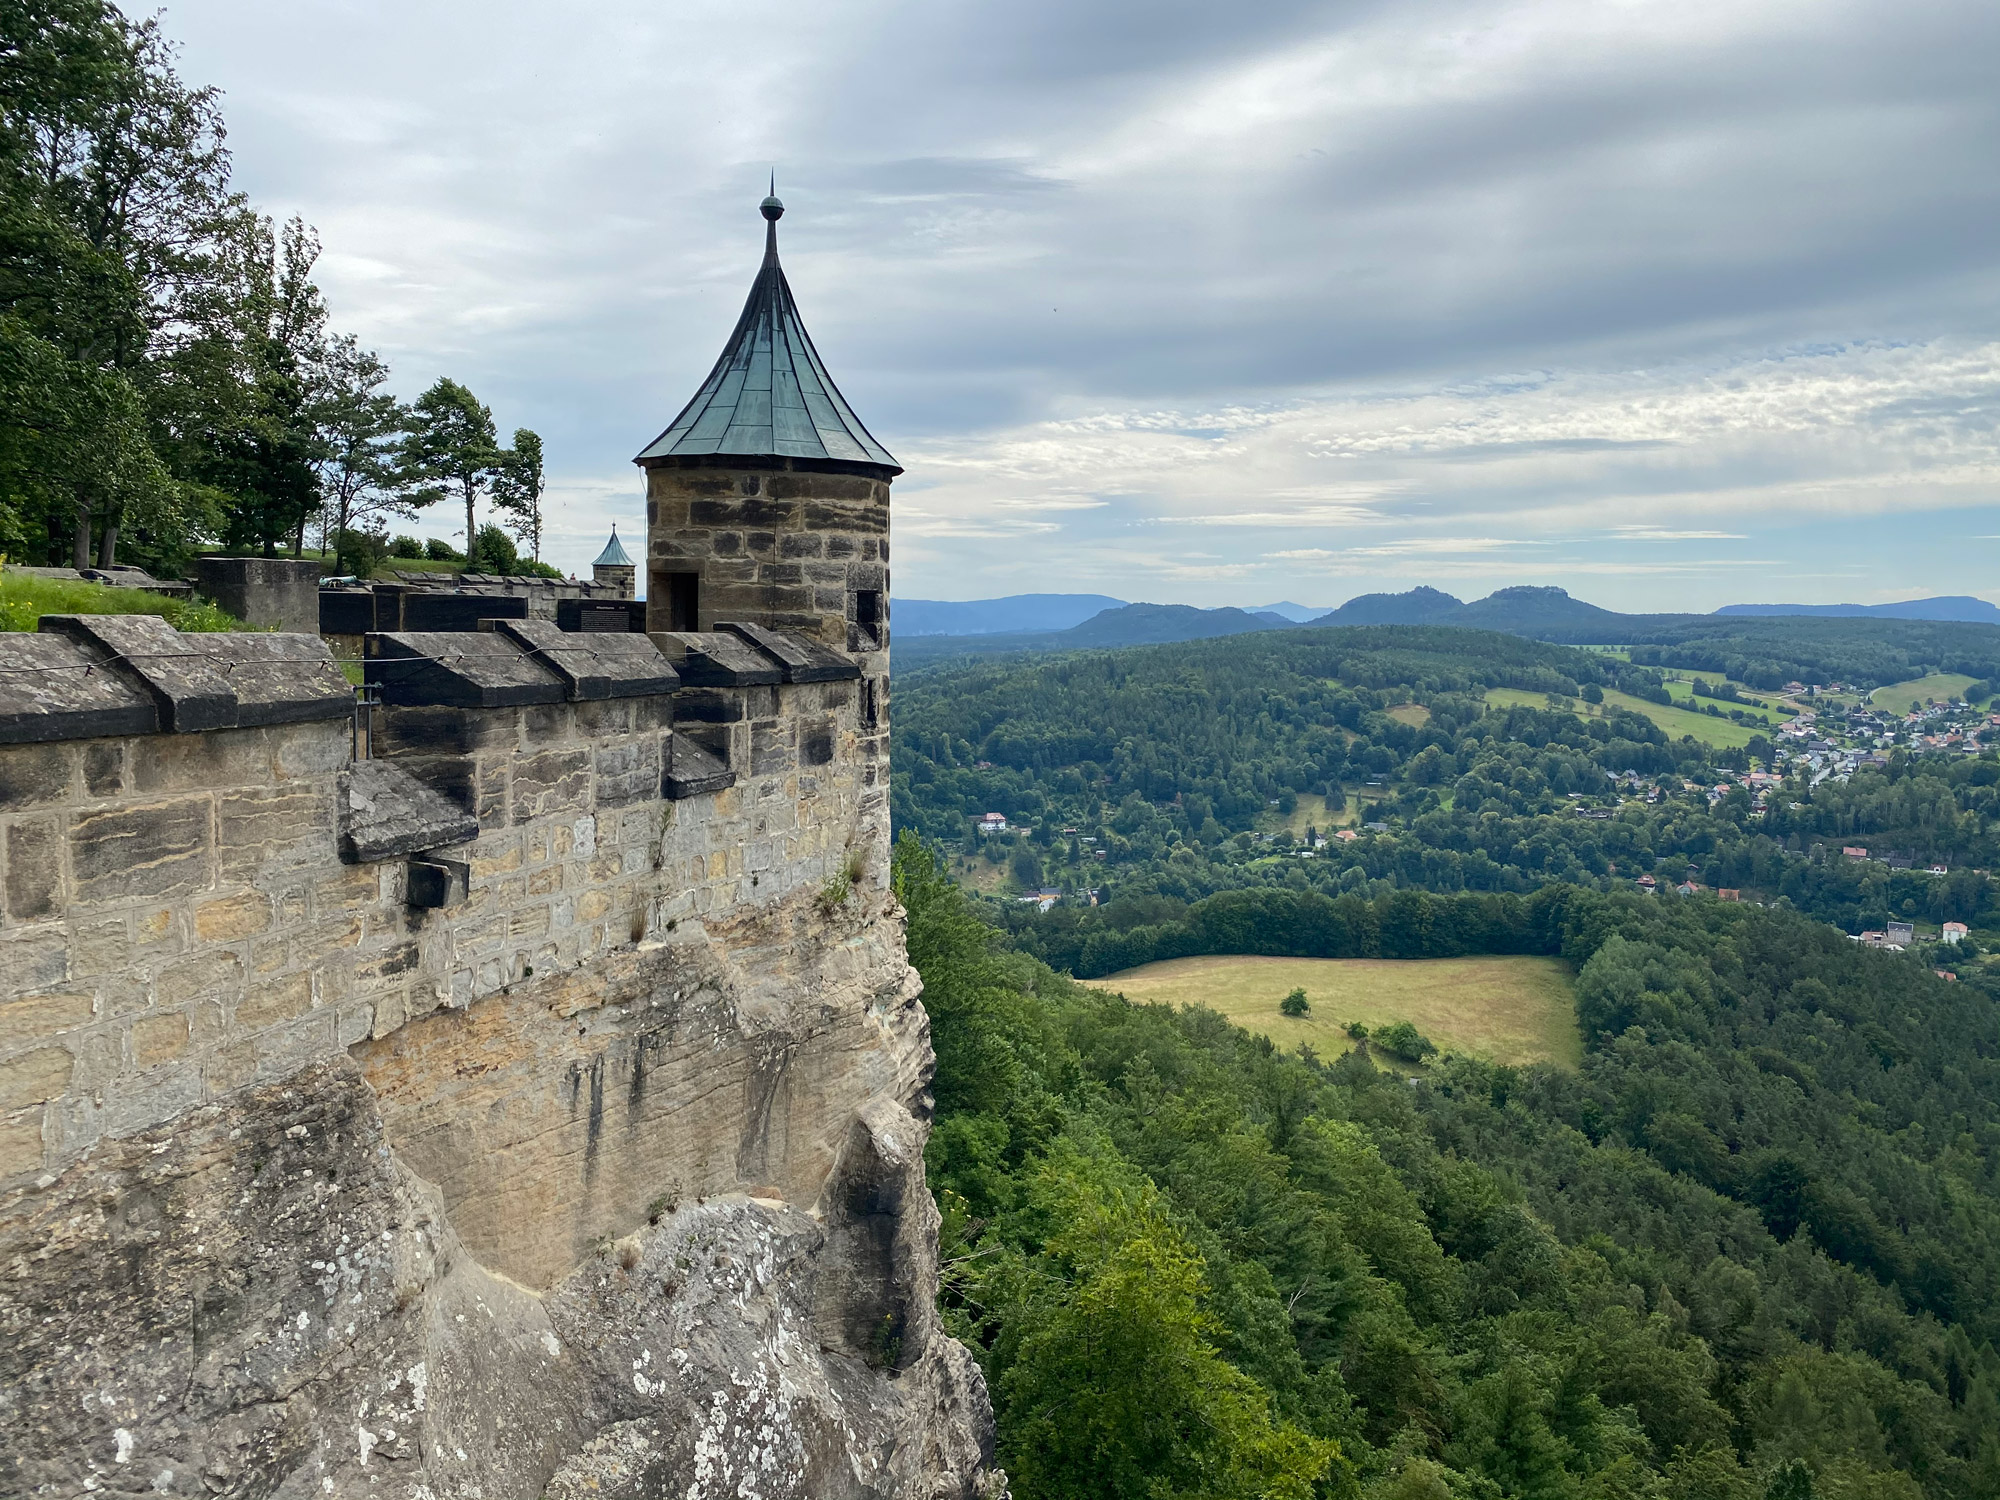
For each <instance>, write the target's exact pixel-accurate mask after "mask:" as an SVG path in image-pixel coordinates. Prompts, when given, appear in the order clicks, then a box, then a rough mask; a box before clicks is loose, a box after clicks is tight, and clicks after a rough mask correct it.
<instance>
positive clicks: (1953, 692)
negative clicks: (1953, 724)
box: [1868, 672, 1979, 714]
mask: <svg viewBox="0 0 2000 1500" xmlns="http://www.w3.org/2000/svg"><path fill="white" fill-rule="evenodd" d="M1978 680H1979V679H1978V678H1977V677H1967V676H1966V675H1964V674H1963V673H1962V672H1934V673H1932V674H1931V675H1930V676H1929V677H1919V678H1917V679H1916V680H1915V681H1913V682H1892V683H1890V684H1889V685H1888V686H1887V687H1879V688H1877V689H1875V691H1874V692H1873V693H1871V694H1869V696H1868V701H1869V702H1870V703H1872V704H1874V705H1875V706H1876V707H1877V708H1886V709H1888V710H1890V711H1891V712H1893V713H1899V714H1904V713H1908V712H1909V711H1910V703H1911V701H1912V700H1914V701H1916V702H1918V703H1922V702H1923V701H1924V700H1925V699H1926V698H1936V699H1939V700H1943V699H1945V698H1963V697H1964V696H1965V690H1966V689H1967V688H1969V687H1971V686H1972V685H1973V683H1975V682H1977V681H1978Z"/></svg>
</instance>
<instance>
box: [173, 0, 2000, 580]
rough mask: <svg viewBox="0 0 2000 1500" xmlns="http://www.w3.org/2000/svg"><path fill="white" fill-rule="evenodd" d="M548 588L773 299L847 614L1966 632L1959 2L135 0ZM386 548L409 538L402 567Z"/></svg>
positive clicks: (1984, 72)
mask: <svg viewBox="0 0 2000 1500" xmlns="http://www.w3.org/2000/svg"><path fill="white" fill-rule="evenodd" d="M166 25H167V28H168V30H169V31H170V32H171V33H172V34H174V35H175V36H177V37H178V38H179V39H180V40H181V42H182V43H183V44H184V52H183V68H184V71H185V72H186V74H187V76H188V77H189V78H190V79H192V80H196V81H202V82H211V83H215V84H217V85H219V86H221V87H222V88H223V89H224V90H225V91H226V95H227V99H226V102H225V110H226V113H227V116H228V118H229V121H230V128H231V141H232V145H233V147H234V150H235V154H236V162H237V175H238V179H239V182H240V184H241V185H242V186H243V187H244V188H245V189H246V190H248V191H249V192H250V194H251V195H252V196H253V198H254V199H255V200H256V201H257V202H258V203H259V204H260V206H262V207H263V208H265V209H266V210H267V211H268V212H272V213H274V214H277V215H280V216H283V215H289V214H292V213H298V214H301V215H303V216H304V217H305V218H306V219H307V220H309V221H310V222H312V223H313V224H315V225H317V226H318V228H319V230H320V233H321V235H322V237H323V239H324V241H325V244H326V254H325V257H324V260H323V262H322V268H321V269H322V275H321V280H322V283H323V284H324V286H325V287H326V290H327V293H328V296H329V299H330V301H331V302H332V304H333V307H334V311H335V316H336V320H337V322H338V323H339V324H340V325H341V326H343V327H344V328H347V329H351V330H352V331H354V332H356V333H358V334H360V335H361V336H362V338H363V340H364V341H365V342H368V343H370V344H372V345H374V346H375V347H376V348H378V349H379V350H380V351H381V352H382V353H383V355H384V356H385V357H386V358H387V359H388V360H389V361H390V363H391V364H392V366H393V367H394V370H395V373H396V384H397V386H398V388H399V389H400V390H401V391H402V392H403V393H404V394H406V395H414V394H416V392H418V391H419V390H421V389H422V388H423V387H424V386H425V385H427V384H428V383H429V382H430V381H432V380H433V379H435V378H436V377H437V376H438V375H440V374H449V375H452V376H454V377H456V378H458V379H460V380H463V381H465V382H467V383H468V384H470V385H471V386H472V387H473V389H474V390H475V391H477V392H478V393H479V394H480V395H481V396H482V397H483V398H484V399H485V400H487V401H488V402H489V403H490V404H491V405H492V407H493V409H494V414H495V416H496V418H497V419H498V421H499V422H500V424H501V428H502V431H503V433H504V432H506V431H511V430H512V428H513V427H515V426H517V425H523V426H531V427H534V428H535V429H537V430H538V431H540V432H541V433H542V434H543V437H544V440H545V443H546V444H547V449H548V453H549V459H550V466H551V470H552V473H553V478H554V489H555V495H554V499H555V501H556V508H557V515H556V518H555V522H554V526H553V533H554V537H555V541H554V543H553V545H552V547H551V548H550V549H549V552H548V555H549V556H550V557H551V558H552V560H554V561H556V562H558V563H561V564H563V565H565V566H571V567H579V566H581V565H583V564H586V563H587V562H588V561H589V558H590V557H591V556H592V555H593V554H594V553H595V551H596V549H597V547H598V546H599V545H600V544H601V542H602V539H603V536H604V534H605V533H606V531H607V530H608V529H609V526H610V523H611V522H612V521H613V520H617V521H619V522H621V524H622V526H623V529H624V530H625V531H626V532H628V533H631V532H639V531H643V505H642V499H641V485H640V476H639V473H638V471H637V470H636V469H634V468H633V467H632V466H631V464H630V462H629V460H630V458H631V455H632V454H634V453H636V452H637V451H638V450H639V448H640V447H641V446H643V445H644V444H645V443H646V442H647V441H648V440H650V439H651V438H652V437H653V436H654V435H655V434H656V433H657V432H658V431H659V430H660V429H662V428H663V427H665V426H666V425H667V423H668V421H669V420H670V419H671V418H672V417H673V415H674V413H675V412H676V411H677V410H678V409H679V407H680V406H681V404H682V403H683V402H684V401H685V400H686V399H687V397H688V396H689V395H691V394H692V393H693V391H694V389H695V386H696V385H697V384H698V382H699V381H700V379H701V377H702V376H703V375H704V374H705V373H706V371H707V368H708V366H709V364H710V363H711V362H712V361H713V359H714V358H715V355H716V354H717V352H718V351H719V349H720V348H721V345H722V341H723V338H724V336H725V335H726V334H727V332H728V330H729V327H730V324H731V323H732V322H733V321H734V317H735V314H736V311H737V309H738V306H739V305H740V303H741V300H742V297H743V294H744V292H745V290H746V288H747V286H748V284H749V280H750V277H751V275H752V273H753V271H754V269H755V265H756V261H757V256H758V252H759V249H760V240H761V229H762V224H761V221H760V220H759V219H758V218H757V214H756V202H757V200H758V198H759V197H761V196H762V192H763V187H764V176H765V173H766V172H768V171H769V170H771V169H772V168H773V167H775V169H776V170H777V173H778V188H779V193H780V195H781V196H782V197H783V198H784V199H785V202H786V204H787V205H788V209H789V212H788V213H787V215H786V217H785V220H784V224H783V226H782V234H781V242H782V248H783V251H784V256H785V262H786V268H787V272H788V274H789V276H790V278H791V281H792V285H793V288H794V290H795V292H796V293H797V294H798V297H799V300H800V305H801V308H802V310H803V312H804V314H805V317H806V320H807V323H808V325H809V326H810V327H811V329H812V330H813V334H814V338H815V340H816V342H817V343H818V344H819V347H820V351H821V353H822V354H823V355H824V356H825V357H826V359H827V361H828V363H829V365H830V367H831V368H832V370H833V372H834V374H835V376H836V378H837V379H838V380H839V381H840V383H841V385H842V388H843V389H844V391H845V392H846V394H847V396H848V398H849V399H850V401H852V402H853V404H854V405H855V407H856V409H857V410H859V411H860V412H861V414H862V415H863V417H864V418H865V419H866V420H867V421H868V423H869V425H870V427H871V429H872V430H873V431H874V433H875V435H876V436H877V437H878V438H880V439H881V440H882V441H883V442H884V443H885V444H886V445H887V446H888V447H889V449H890V450H891V451H892V452H894V453H895V454H896V455H897V456H898V458H899V459H900V460H901V461H902V462H903V464H904V465H905V466H906V468H907V470H908V472H907V473H906V474H905V475H904V477H903V478H902V479H900V480H899V481H898V482H897V484H896V490H895V494H896V522H895V526H896V532H895V536H896V554H895V561H896V568H897V573H896V590H895V591H896V593H897V595H898V596H900V597H927V598H947V599H963V598H980V597H987V596H991V595H996V594H1005V593H1014V592H1022V591H1029V590H1035V591H1042V590H1075V591H1087V592H1101V593H1109V594H1114V595H1118V596H1120V597H1123V598H1128V599H1149V600H1159V601H1174V602H1182V601H1184V602H1189V603H1197V604H1225V603H1235V604H1253V603H1264V602H1268V601H1271V600H1277V599H1292V600H1296V601H1300V602H1303V603H1307V604H1336V603H1339V602H1340V601H1341V600H1344V599H1346V598H1348V597H1349V596H1351V595H1353V594H1356V593H1361V592H1367V591H1371V590H1374V589H1400V588H1406V587H1409V586H1411V585H1413V584H1417V583H1428V584H1432V585H1434V586H1437V587H1440V588H1444V589H1448V590H1450V591H1451V592H1453V593H1456V594H1459V595H1460V596H1462V597H1467V598H1470V597H1476V596H1478V595H1480V594H1483V593H1486V592H1488V591H1490V590H1491V589H1493V588H1495V587H1499V586H1502V585H1506V584H1510V583H1553V584H1559V585H1562V586H1564V587H1566V588H1568V589H1569V590H1570V591H1571V592H1572V593H1575V594H1577V595H1579V596H1581V597H1584V598H1588V599H1592V600H1594V601H1596V602H1599V603H1602V604H1605V605H1608V606H1611V607H1613V608H1626V609H1638V608H1664V609H1676V608H1678V609H1708V608H1713V607H1714V606H1716V605H1720V604H1725V603H1730V602H1735V601H1755V602H1776V601H1834V600H1858V601H1880V600H1889V599H1898V598H1907V597H1912V596H1916V595H1924V594H1939V593H1973V594H1983V595H1985V596H1987V597H1991V598H1996V599H2000V579H1996V576H1995V568H1996V565H1997V564H2000V235H1996V232H1995V226H1996V225H2000V167H1996V160H2000V157H1996V149H1995V148H1996V145H2000V90H1996V89H1995V87H1994V85H1993V72H1992V65H1993V60H1994V58H1995V57H2000V6H1995V5H1993V4H1992V3H1991V0H1924V3H1922V4H1918V5H1911V4H1908V3H1907V0H1904V3H1894V0H1867V3H1854V0H1814V3H1812V4H1806V3H1803V0H1518V3H1500V0H1495V3H1484V4H1480V3H1468V0H1340V3H1312V0H1259V3H1257V4H1254V5H1246V4H1240V3H1238V4H1225V3H1222V0H1201V3H1196V0H1152V3H1147V4H1138V3H1129V0H1127V3H1118V0H923V3H844V0H830V3H829V0H820V3H811V4H809V3H805V0H782V3H781V0H732V3H727V4H718V3H712V0H711V3H705V4H697V3H687V0H680V3H674V0H669V3H665V4H661V3H648V4H641V3H634V0H595V3H592V4H590V5H570V6H555V5H550V4H548V3H546V0H544V3H541V4H526V3H519V0H476V3H475V0H395V3H388V0H286V3H285V4H283V5H273V4H270V3H268V0H169V5H168V8H167V11H166ZM449 527H450V523H449V521H448V520H447V519H445V518H444V517H443V516H442V515H441V514H440V515H438V516H437V517H436V518H435V521H434V523H433V524H429V525H428V526H427V527H426V529H428V530H431V531H434V532H436V533H439V534H443V533H445V532H447V531H448V530H449Z"/></svg>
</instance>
